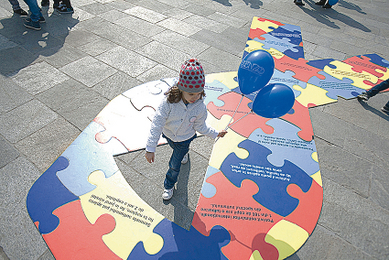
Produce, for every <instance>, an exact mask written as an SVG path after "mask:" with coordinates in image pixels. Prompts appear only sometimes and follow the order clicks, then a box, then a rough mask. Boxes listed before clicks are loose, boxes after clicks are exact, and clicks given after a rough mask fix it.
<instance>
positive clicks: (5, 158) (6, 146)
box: [0, 135, 19, 169]
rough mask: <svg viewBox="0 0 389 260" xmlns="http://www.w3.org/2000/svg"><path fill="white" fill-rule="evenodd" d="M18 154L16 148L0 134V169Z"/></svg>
mask: <svg viewBox="0 0 389 260" xmlns="http://www.w3.org/2000/svg"><path fill="white" fill-rule="evenodd" d="M18 156H19V152H18V150H16V149H15V148H14V147H13V146H12V145H11V144H10V143H8V142H7V140H5V139H4V138H3V137H2V136H1V135H0V169H1V168H3V167H4V166H5V165H7V164H8V163H10V162H12V161H13V160H15V159H16V158H17V157H18Z"/></svg>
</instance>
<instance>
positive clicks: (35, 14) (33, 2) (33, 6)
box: [24, 0, 43, 22]
mask: <svg viewBox="0 0 389 260" xmlns="http://www.w3.org/2000/svg"><path fill="white" fill-rule="evenodd" d="M24 2H25V3H26V4H27V5H28V8H29V9H30V12H31V15H30V18H31V20H32V21H34V22H37V21H39V19H40V18H41V17H43V15H42V13H41V9H40V8H39V6H38V2H37V0H24Z"/></svg>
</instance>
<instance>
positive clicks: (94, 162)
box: [57, 122, 119, 196]
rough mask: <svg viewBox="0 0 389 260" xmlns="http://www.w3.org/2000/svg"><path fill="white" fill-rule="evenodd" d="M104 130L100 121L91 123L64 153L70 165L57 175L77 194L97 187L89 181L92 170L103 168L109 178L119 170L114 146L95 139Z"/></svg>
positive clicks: (82, 193)
mask: <svg viewBox="0 0 389 260" xmlns="http://www.w3.org/2000/svg"><path fill="white" fill-rule="evenodd" d="M103 130H104V128H103V127H102V126H101V125H99V124H98V123H95V122H92V123H90V124H89V126H87V128H86V129H85V130H84V131H83V132H82V133H81V134H80V135H79V136H78V137H77V139H76V140H75V141H74V142H73V143H72V144H71V145H70V146H69V147H68V148H67V149H66V151H65V152H64V153H63V154H62V156H64V157H65V158H67V159H68V160H69V167H67V168H66V169H64V170H62V171H59V172H58V173H57V176H58V178H59V179H60V180H61V182H62V183H63V184H64V185H65V187H66V188H68V189H69V190H70V191H71V192H72V193H74V194H75V195H77V196H81V195H84V194H86V193H88V192H90V191H92V190H94V189H95V188H96V186H95V185H92V184H91V183H90V182H89V181H88V177H89V175H90V174H91V173H92V172H94V171H96V170H101V171H103V172H104V174H105V176H106V177H107V178H108V177H110V176H112V175H113V174H114V173H115V172H117V171H118V170H119V169H118V167H117V165H116V163H115V160H114V159H113V157H112V154H113V151H112V150H111V148H112V147H111V146H107V145H105V144H101V143H99V142H97V141H96V139H95V135H96V134H97V133H99V132H101V131H103Z"/></svg>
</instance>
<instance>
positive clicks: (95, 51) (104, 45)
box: [78, 37, 118, 56]
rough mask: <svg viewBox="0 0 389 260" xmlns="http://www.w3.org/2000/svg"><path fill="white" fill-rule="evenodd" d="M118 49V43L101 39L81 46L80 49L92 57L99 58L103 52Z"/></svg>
mask: <svg viewBox="0 0 389 260" xmlns="http://www.w3.org/2000/svg"><path fill="white" fill-rule="evenodd" d="M116 47H118V45H117V44H116V43H114V42H111V41H109V40H107V39H104V38H101V37H99V38H98V39H97V40H95V41H93V42H90V43H87V44H85V45H82V46H79V47H78V49H79V50H81V51H83V52H85V53H88V54H89V55H91V56H97V55H99V54H102V53H103V52H106V51H108V50H111V49H113V48H116Z"/></svg>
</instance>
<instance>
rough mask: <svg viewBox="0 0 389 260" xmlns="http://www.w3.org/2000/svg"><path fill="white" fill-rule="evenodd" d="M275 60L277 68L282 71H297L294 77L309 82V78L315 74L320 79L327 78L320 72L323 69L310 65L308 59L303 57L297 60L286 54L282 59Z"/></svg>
mask: <svg viewBox="0 0 389 260" xmlns="http://www.w3.org/2000/svg"><path fill="white" fill-rule="evenodd" d="M274 62H275V67H276V69H278V70H279V71H282V72H285V71H287V70H290V71H293V72H294V73H295V75H294V76H293V78H295V79H298V80H301V81H304V82H308V80H309V79H310V78H312V77H313V76H316V77H318V78H319V79H325V78H326V77H325V76H323V75H321V74H319V73H318V72H319V71H321V69H318V68H315V67H312V66H310V65H308V64H307V62H308V61H307V60H305V59H303V58H299V59H298V60H295V59H292V58H290V57H288V56H286V55H284V56H283V57H282V58H281V59H274Z"/></svg>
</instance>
